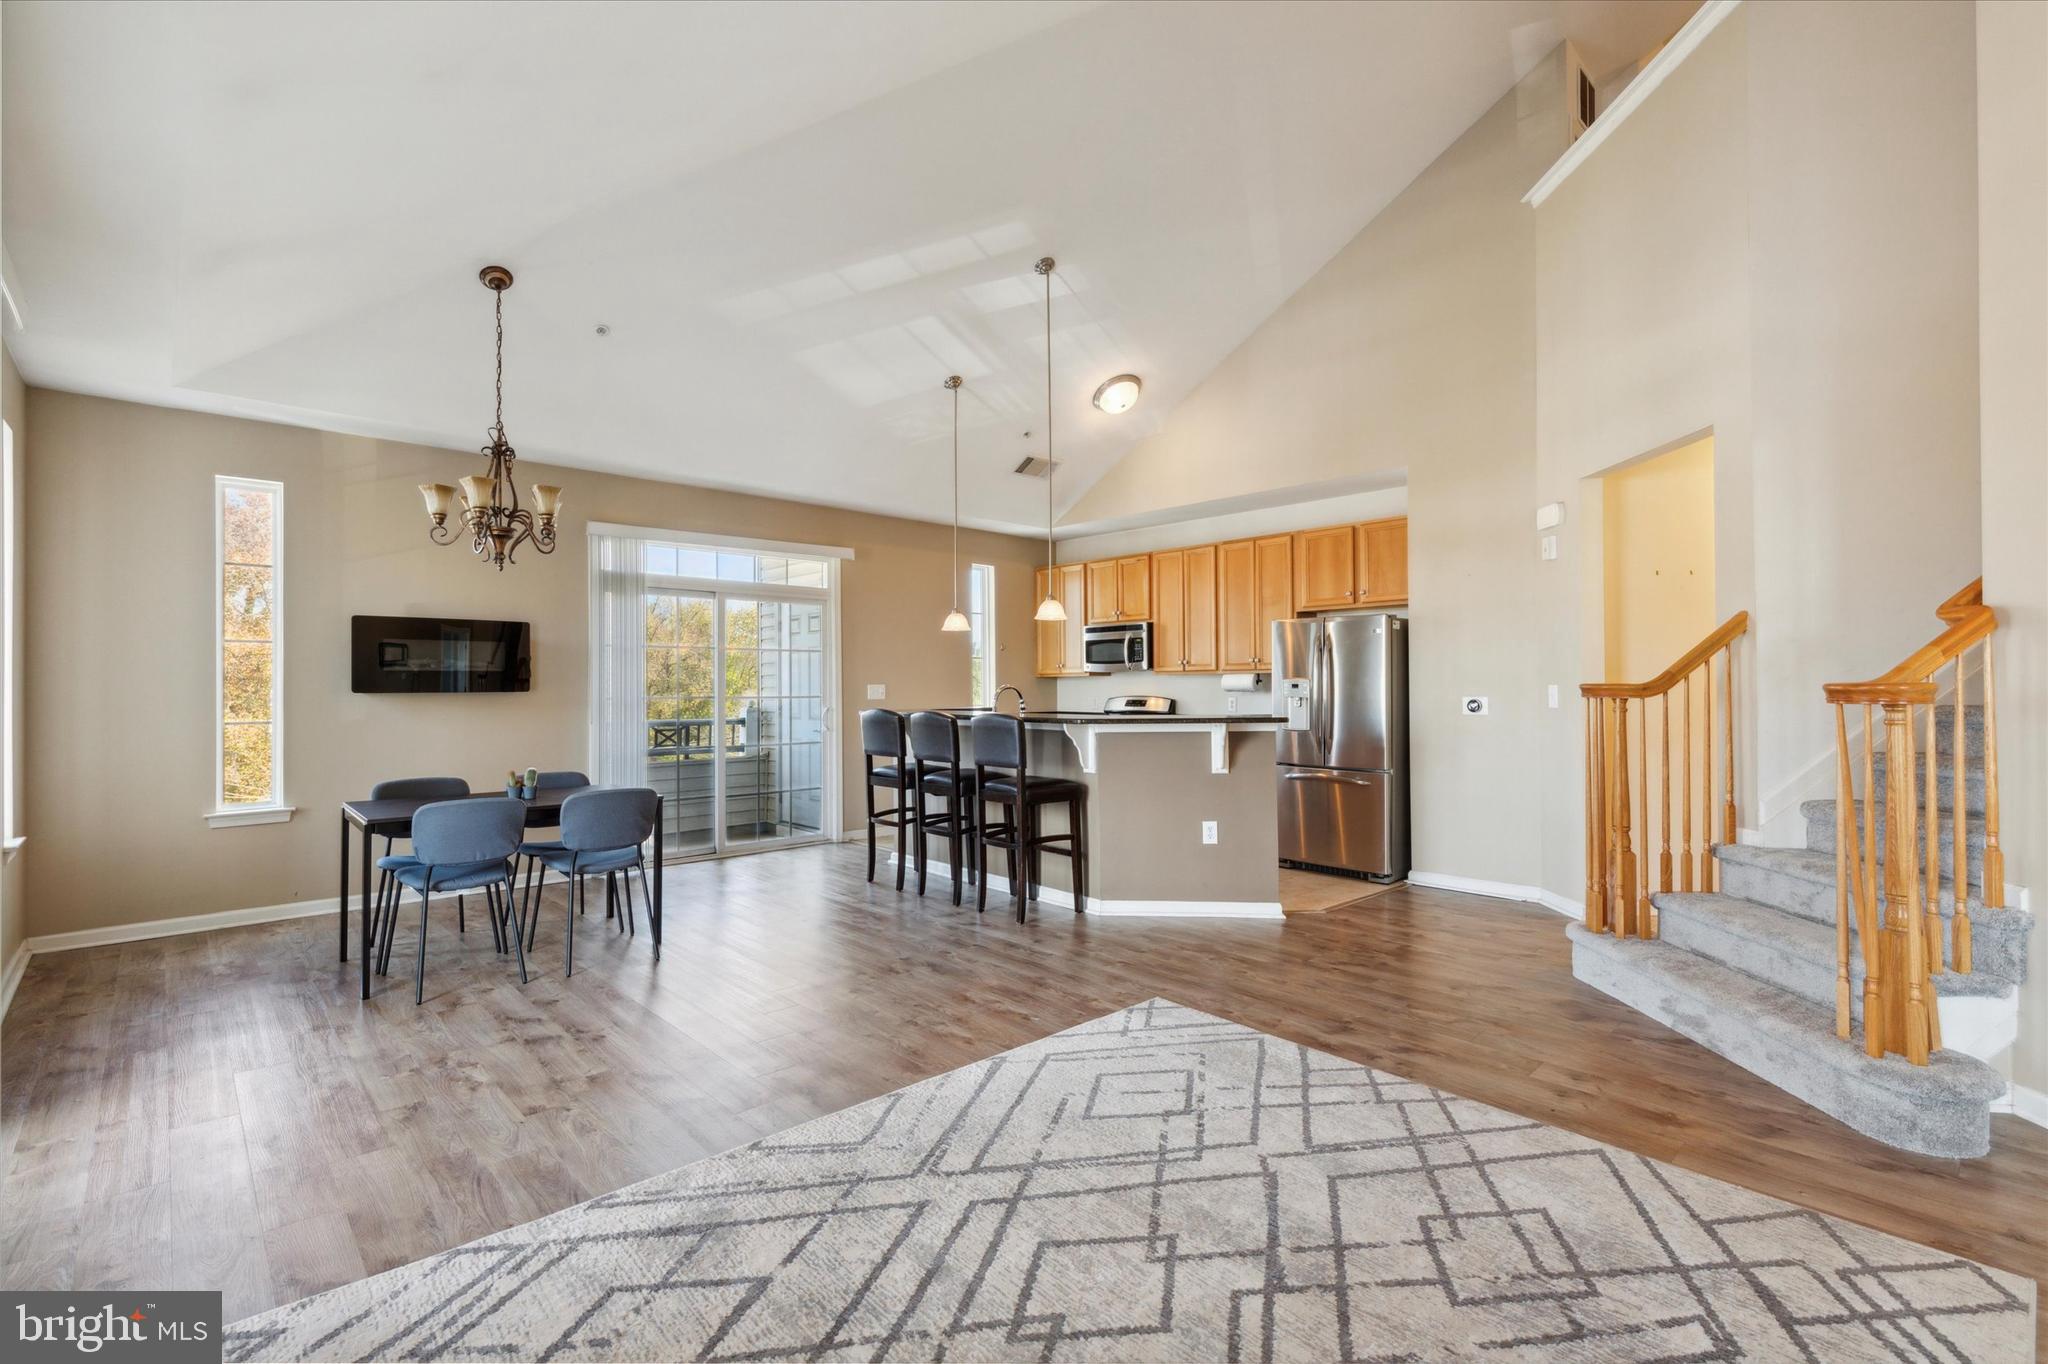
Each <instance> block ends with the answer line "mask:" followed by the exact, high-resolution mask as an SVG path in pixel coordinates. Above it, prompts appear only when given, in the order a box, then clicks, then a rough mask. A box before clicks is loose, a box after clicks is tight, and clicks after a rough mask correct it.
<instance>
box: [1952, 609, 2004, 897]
mask: <svg viewBox="0 0 2048 1364" xmlns="http://www.w3.org/2000/svg"><path fill="white" fill-rule="evenodd" d="M1956 879H1957V880H1958V881H1962V880H1967V879H1968V878H1967V877H1963V876H1958V877H1957V878H1956ZM2004 904H2005V850H2004V849H2003V848H2001V847H1999V846H1998V678H1997V675H1996V673H1995V672H1994V671H1993V669H1992V665H1991V637H1990V636H1989V635H1986V636H1985V637H1984V907H1985V908H1986V909H1999V908H2002V907H2003V906H2004Z"/></svg>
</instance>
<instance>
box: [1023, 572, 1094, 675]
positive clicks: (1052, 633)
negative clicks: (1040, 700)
mask: <svg viewBox="0 0 2048 1364" xmlns="http://www.w3.org/2000/svg"><path fill="white" fill-rule="evenodd" d="M1051 572H1052V575H1053V576H1054V579H1055V580H1056V586H1055V587H1054V589H1053V591H1052V595H1053V596H1056V597H1058V598H1059V602H1060V605H1061V606H1064V607H1065V608H1066V609H1067V618H1066V619H1065V620H1034V621H1033V622H1032V625H1033V627H1034V628H1035V629H1036V631H1037V634H1038V675H1039V676H1040V677H1085V676H1087V673H1088V668H1087V666H1086V663H1085V662H1084V660H1083V656H1082V653H1081V627H1082V626H1083V625H1085V624H1086V623H1087V610H1088V579H1087V566H1086V565H1084V564H1061V565H1059V566H1058V567H1057V568H1055V569H1053V570H1052V571H1051ZM1047 581H1048V575H1047V570H1045V569H1042V568H1041V569H1039V570H1038V588H1037V595H1036V596H1034V597H1033V598H1032V599H1031V604H1032V608H1033V609H1034V610H1035V609H1037V605H1038V603H1039V602H1042V601H1044V600H1045V598H1046V596H1047V589H1046V583H1047Z"/></svg>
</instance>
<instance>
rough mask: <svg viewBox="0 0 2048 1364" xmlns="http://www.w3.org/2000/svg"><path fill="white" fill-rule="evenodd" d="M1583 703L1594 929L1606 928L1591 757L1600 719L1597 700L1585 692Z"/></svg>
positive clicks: (1589, 902) (1589, 906)
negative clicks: (1598, 717)
mask: <svg viewBox="0 0 2048 1364" xmlns="http://www.w3.org/2000/svg"><path fill="white" fill-rule="evenodd" d="M1585 701H1586V704H1585V706H1584V707H1583V711H1584V716H1585V721H1586V927H1587V928H1589V929H1591V930H1592V931H1593V932H1595V933H1600V932H1604V931H1605V930H1606V927H1607V924H1606V916H1605V914H1604V913H1603V912H1602V909H1601V905H1600V875H1599V867H1600V862H1599V835H1598V833H1597V832H1596V826H1597V823H1598V820H1599V817H1600V798H1599V796H1598V795H1597V794H1596V793H1595V787H1594V782H1595V781H1596V780H1598V778H1599V770H1598V766H1597V764H1595V762H1594V760H1593V752H1594V745H1595V744H1596V743H1597V742H1598V735H1599V721H1598V720H1597V719H1596V718H1595V717H1596V715H1597V713H1598V711H1599V708H1600V702H1599V700H1598V699H1597V698H1595V697H1591V696H1588V697H1586V698H1585Z"/></svg>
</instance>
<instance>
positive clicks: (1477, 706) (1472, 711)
mask: <svg viewBox="0 0 2048 1364" xmlns="http://www.w3.org/2000/svg"><path fill="white" fill-rule="evenodd" d="M1458 705H1459V708H1460V709H1462V710H1463V711H1464V712H1465V713H1466V714H1467V715H1484V714H1486V698H1485V697H1483V696H1467V697H1465V698H1463V699H1462V700H1461V701H1459V703H1458Z"/></svg>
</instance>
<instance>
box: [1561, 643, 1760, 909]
mask: <svg viewBox="0 0 2048 1364" xmlns="http://www.w3.org/2000/svg"><path fill="white" fill-rule="evenodd" d="M1748 629H1749V613H1748V612H1747V611H1738V612H1736V613H1735V614H1734V615H1733V616H1730V617H1729V618H1728V619H1727V620H1726V621H1724V622H1723V623H1722V624H1721V625H1720V626H1719V627H1718V628H1717V629H1715V630H1714V632H1713V633H1712V634H1710V635H1708V636H1707V637H1706V638H1705V639H1703V640H1701V641H1700V642H1699V643H1698V644H1696V645H1694V646H1693V647H1692V648H1690V649H1688V650H1686V651H1685V653H1683V654H1682V655H1680V656H1679V659H1678V661H1677V662H1676V663H1673V664H1672V665H1671V666H1670V667H1668V668H1666V669H1665V670H1664V671H1663V672H1660V673H1658V674H1657V675H1656V676H1655V677H1653V678H1651V679H1650V680H1649V681H1647V682H1587V683H1583V684H1581V685H1580V687H1579V695H1580V696H1581V697H1583V698H1584V699H1585V703H1586V927H1588V928H1590V929H1592V930H1593V931H1594V932H1596V933H1605V932H1610V931H1611V932H1613V933H1615V934H1616V935H1617V936H1621V937H1638V938H1653V937H1655V936H1656V935H1657V908H1656V905H1655V904H1654V903H1653V902H1652V901H1651V899H1650V896H1651V895H1652V893H1653V892H1667V891H1671V890H1674V889H1675V890H1679V891H1690V890H1693V889H1694V888H1695V887H1697V888H1698V889H1700V890H1711V889H1713V888H1714V885H1715V883H1716V879H1717V875H1716V873H1717V870H1718V868H1717V865H1716V863H1715V861H1714V856H1713V848H1714V843H1715V832H1716V830H1715V824H1716V821H1715V818H1714V815H1715V812H1716V809H1717V806H1718V810H1719V813H1720V820H1719V835H1720V837H1719V841H1720V842H1722V843H1733V842H1734V841H1735V828H1736V818H1735V641H1736V640H1737V639H1739V638H1740V637H1741V636H1742V635H1743V634H1744V633H1745V632H1746V631H1747V630H1748ZM1717 657H1719V658H1720V659H1721V660H1722V670H1721V697H1722V708H1721V713H1722V727H1721V729H1720V731H1719V732H1718V734H1717V733H1716V730H1715V726H1714V683H1715V678H1714V660H1715V659H1716V658H1717ZM1695 676H1698V677H1699V678H1700V681H1701V683H1702V686H1701V697H1700V704H1699V707H1698V712H1699V715H1700V718H1701V727H1700V734H1701V744H1700V754H1699V756H1700V777H1701V779H1700V785H1699V795H1700V804H1699V817H1698V819H1697V820H1695V819H1694V817H1693V749H1694V744H1693V727H1692V726H1693V714H1694V711H1695V707H1694V705H1693V695H1692V689H1693V679H1694V677H1695ZM1674 696H1675V698H1676V700H1677V702H1678V704H1679V707H1680V713H1679V721H1678V724H1677V726H1676V728H1677V730H1678V746H1677V749H1676V757H1677V763H1678V769H1679V777H1678V781H1677V787H1678V796H1679V801H1680V808H1679V811H1678V820H1677V827H1678V841H1677V847H1678V852H1677V856H1676V860H1675V861H1674V858H1673V853H1672V837H1671V831H1672V823H1673V821H1672V802H1671V793H1672V784H1673V783H1672V767H1673V756H1674V750H1673V747H1672V729H1673V725H1672V714H1671V710H1672V703H1673V700H1674ZM1653 701H1654V702H1656V703H1657V714H1656V716H1655V719H1656V721H1657V724H1656V728H1655V730H1654V733H1655V735H1656V736H1657V737H1656V742H1657V744H1658V746H1659V748H1658V751H1659V759H1658V764H1657V775H1658V777H1659V779H1660V780H1659V783H1658V792H1657V796H1656V798H1655V801H1654V807H1653V801H1652V797H1651V794H1650V769H1649V752H1650V745H1651V742H1652V739H1651V736H1652V733H1653V730H1652V728H1651V719H1652V716H1651V711H1650V707H1651V703H1652V702H1653ZM1631 702H1640V703H1641V704H1640V705H1638V706H1636V707H1635V710H1636V712H1637V718H1636V719H1635V720H1634V722H1633V724H1632V723H1631V719H1630V715H1629V711H1630V708H1631V707H1630V703H1631ZM1631 732H1633V733H1634V734H1635V742H1636V744H1637V748H1636V755H1635V769H1634V770H1635V787H1634V791H1633V793H1631V790H1630V784H1629V783H1630V776H1629V772H1630V769H1629V751H1628V748H1629V742H1630V734H1631ZM1717 739H1718V740H1719V742H1718V743H1717V742H1716V740H1717ZM1717 748H1718V749H1719V750H1720V752H1721V771H1720V776H1721V778H1722V785H1721V791H1720V796H1719V799H1718V802H1717V800H1716V796H1715V789H1714V786H1715V783H1714V777H1715V771H1714V755H1715V750H1716V749H1717ZM1653 808H1654V811H1655V813H1656V816H1657V821H1656V829H1657V836H1658V841H1659V847H1658V852H1657V857H1656V861H1655V864H1654V867H1655V875H1654V877H1653V876H1652V862H1651V859H1650V857H1649V852H1648V845H1649V841H1650V831H1651V821H1650V816H1651V813H1652V810H1653ZM1638 834H1640V836H1641V838H1642V840H1643V844H1644V852H1643V854H1642V855H1641V856H1640V857H1638V855H1637V853H1636V846H1635V840H1636V837H1637V835H1638ZM1674 873H1675V875H1674ZM1653 880H1654V883H1655V884H1654V886H1653V884H1652V882H1653Z"/></svg>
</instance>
